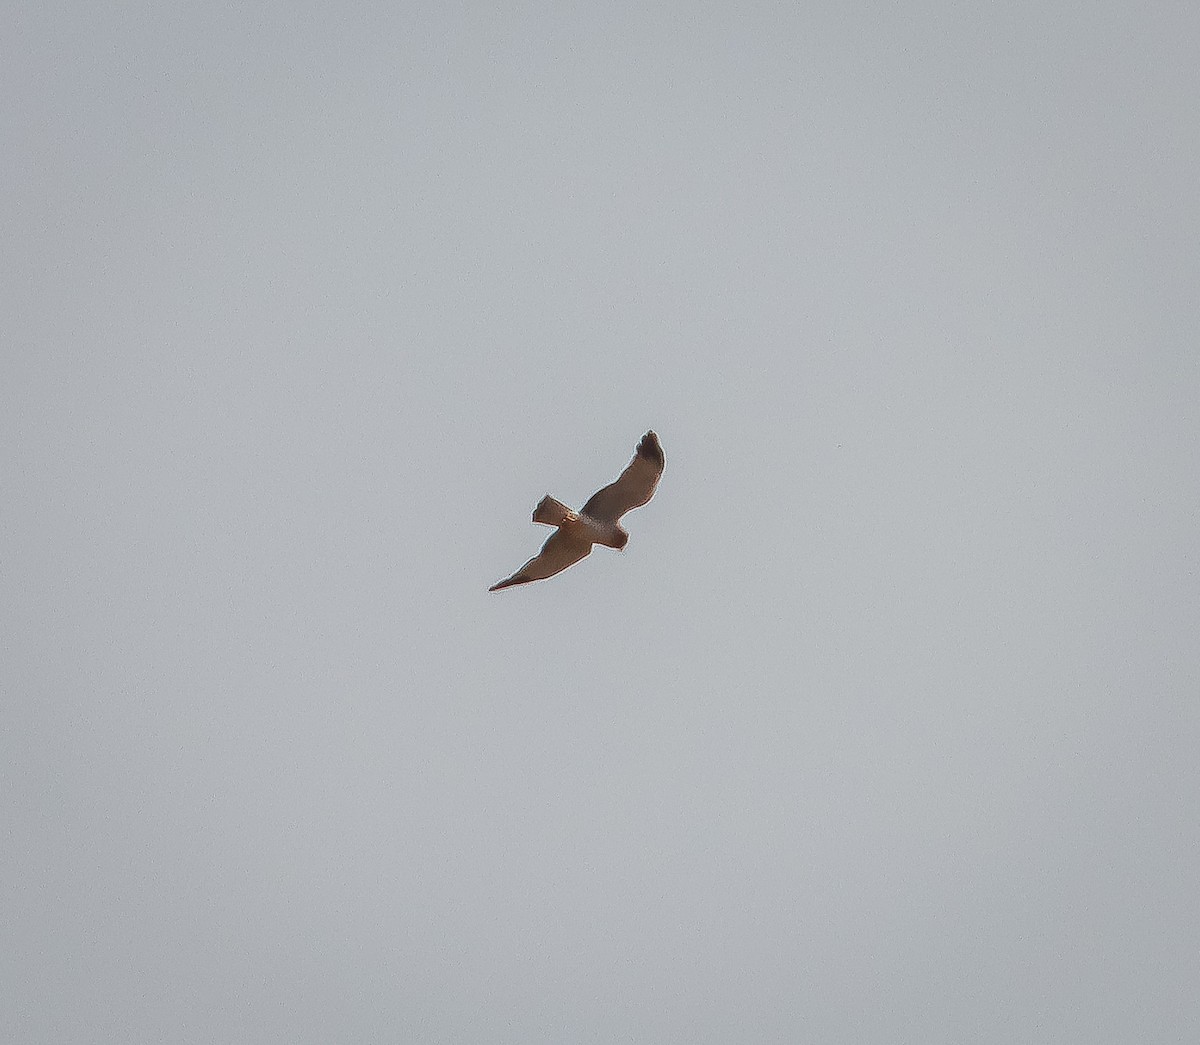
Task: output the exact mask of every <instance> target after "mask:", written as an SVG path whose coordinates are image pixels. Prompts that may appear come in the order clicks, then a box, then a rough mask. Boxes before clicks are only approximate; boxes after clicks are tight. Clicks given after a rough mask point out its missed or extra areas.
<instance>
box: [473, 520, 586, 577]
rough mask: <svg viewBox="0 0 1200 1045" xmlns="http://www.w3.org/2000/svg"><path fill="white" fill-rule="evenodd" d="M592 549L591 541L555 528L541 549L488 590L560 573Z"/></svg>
mask: <svg viewBox="0 0 1200 1045" xmlns="http://www.w3.org/2000/svg"><path fill="white" fill-rule="evenodd" d="M591 550H592V545H591V542H589V541H581V540H577V539H576V538H573V537H571V536H570V535H568V534H566V533H563V531H562V530H555V531H554V532H553V533H552V534H551V535H550V539H549V540H547V541H546V543H545V544H543V545H542V550H541V551H540V552H538V553H537V555H535V556H534V557H533V558H532V559H530V560H529V561H528V562H527V563H526V564H525V565H524V566H522V567H521V568H520V569H519V570H517V572H516V573H514V574H513V575H512V576H511V577H509V578H508V580H504V581H500V582H499V583H498V584H493V585H492V586H491V587H490V588H488V591H499V590H500V589H501V588H509V587H511V586H512V585H514V584H528V583H529V582H530V581H542V580H545V579H546V578H547V577H553V576H554V575H555V574H556V573H562V571H563V570H565V569H566V568H567V567H568V566H572V565H574V564H575V563H577V562H578V561H579V560H580V559H582V558H584V556H586V555H587V554H588V552H590V551H591Z"/></svg>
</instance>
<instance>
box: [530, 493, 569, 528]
mask: <svg viewBox="0 0 1200 1045" xmlns="http://www.w3.org/2000/svg"><path fill="white" fill-rule="evenodd" d="M570 514H571V509H570V508H568V507H567V506H566V505H565V504H563V503H562V501H556V500H555V499H554V498H553V497H551V496H550V495H549V494H547V495H546V496H545V497H543V498H542V499H541V500H540V501H539V502H538V506H537V507H536V508H534V510H533V521H534V522H535V523H545V525H547V526H561V525H562V524H563V520H564V519H566V517H567V516H568V515H570Z"/></svg>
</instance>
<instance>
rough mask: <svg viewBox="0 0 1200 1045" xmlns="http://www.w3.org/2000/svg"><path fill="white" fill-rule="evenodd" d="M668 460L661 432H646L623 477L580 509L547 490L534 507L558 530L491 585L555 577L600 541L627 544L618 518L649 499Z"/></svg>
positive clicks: (494, 587) (535, 512) (537, 519)
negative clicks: (511, 573) (508, 575)
mask: <svg viewBox="0 0 1200 1045" xmlns="http://www.w3.org/2000/svg"><path fill="white" fill-rule="evenodd" d="M665 464H666V459H665V458H664V456H663V452H662V446H661V444H660V443H659V441H658V436H657V435H655V434H654V433H653V432H647V433H646V434H645V435H644V436H643V437H642V441H641V442H640V443H638V447H637V453H635V454H634V457H633V460H632V461H631V462H630V463H629V466H628V467H627V468H626V469H625V471H623V472H622V473H621V475H620V478H618V479H617V481H616V482H614V483H609V485H608V486H606V487H604V489H602V490H599V491H597V492H596V493H594V494H593V495H592V496H591V497H589V498H588V502H587V504H585V505H584V506H583V508H581V509H580V510H579V511H574V510H572V509H570V508H568V507H567V506H566V505H565V504H563V503H562V502H561V501H556V500H555V499H554V498H553V497H551V496H550V495H549V494H547V495H546V496H545V497H543V498H542V499H541V501H540V502H539V503H538V506H537V507H536V508H535V509H534V510H533V521H534V522H536V523H543V524H544V525H546V526H553V527H555V531H554V533H552V534H551V535H550V539H549V540H547V541H546V543H545V544H544V545H542V550H541V551H540V552H538V554H537V555H535V556H534V557H533V558H532V559H530V560H529V561H528V562H527V563H526V564H525V565H524V566H522V567H521V568H520V569H519V570H518V571H517V572H516V573H514V574H513V575H512V576H511V577H509V578H508V579H507V580H503V581H500V582H499V583H498V584H493V585H492V586H491V587H490V588H489V589H488V590H489V591H498V590H499V589H501V588H509V587H512V586H513V585H515V584H528V583H529V582H530V581H540V580H544V579H545V578H547V577H553V576H554V575H555V574H556V573H561V572H562V571H563V570H565V569H566V568H567V567H568V566H571V565H573V564H575V563H577V562H578V561H579V560H580V559H582V558H584V557H585V556H586V555H588V554H590V553H591V550H592V546H593V545H595V544H602V545H604V546H605V547H607V548H618V549H620V548H624V547H625V545H626V544H627V543H628V541H629V534H628V533H626V532H625V530H624V529H622V527H621V525H620V523H619V521H618V520H619V519H620V518H621V516H622V515H624V514H625V513H626V512H628V511H631V510H632V509H634V508H638V507H640V506H641V505H643V504H645V503H646V502H647V501H648V500H650V498H651V497H652V496H653V495H654V489H655V487H656V486H657V485H658V479H659V476H661V475H662V471H663V467H664V465H665Z"/></svg>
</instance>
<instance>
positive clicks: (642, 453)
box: [583, 432, 666, 523]
mask: <svg viewBox="0 0 1200 1045" xmlns="http://www.w3.org/2000/svg"><path fill="white" fill-rule="evenodd" d="M665 464H666V458H665V457H663V451H662V446H661V445H660V444H659V441H658V436H656V435H655V434H654V433H653V432H647V433H646V434H645V435H644V436H642V441H641V442H640V443H638V445H637V453H635V454H634V455H633V460H632V461H630V462H629V465H628V467H627V468H626V469H625V471H623V472H622V473H621V477H620V478H619V479H618V480H617V481H616V482H615V483H609V484H608V485H607V486H606V487H604V489H603V490H597V491H596V493H594V494H592V496H591V497H590V498H588V503H587V504H585V505H584V506H583V514H584V515H590V516H591V517H592V518H593V519H599V520H600V521H602V522H613V523H615V522H616V521H617V520H618V519H620V518H621V516H622V515H624V514H625V513H626V512H627V511H629V510H630V509H632V508H640V507H641V506H642V505H643V504H645V503H646V502H647V501H648V500H650V498H651V497H652V496H653V495H654V488H655V487H656V486H657V485H658V477H659V476H660V475H662V473H663V466H664V465H665Z"/></svg>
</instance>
